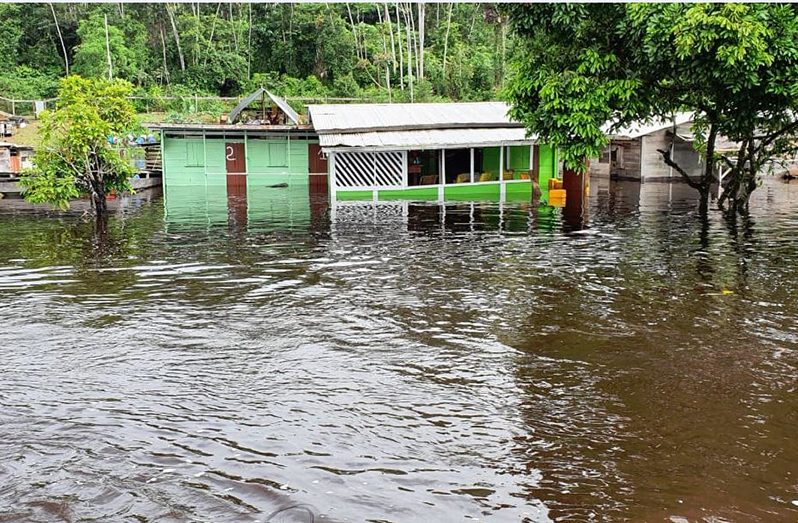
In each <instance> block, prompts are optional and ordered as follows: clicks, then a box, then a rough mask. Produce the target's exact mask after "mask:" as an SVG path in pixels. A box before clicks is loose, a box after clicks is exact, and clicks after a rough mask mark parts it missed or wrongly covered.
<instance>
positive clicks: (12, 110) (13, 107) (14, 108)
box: [11, 99, 17, 116]
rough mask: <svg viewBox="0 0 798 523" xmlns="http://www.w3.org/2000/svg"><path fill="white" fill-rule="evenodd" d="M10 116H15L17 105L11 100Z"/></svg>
mask: <svg viewBox="0 0 798 523" xmlns="http://www.w3.org/2000/svg"><path fill="white" fill-rule="evenodd" d="M11 114H13V115H14V116H16V115H17V103H16V101H15V100H13V99H12V100H11Z"/></svg>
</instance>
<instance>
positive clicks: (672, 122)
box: [603, 112, 693, 139]
mask: <svg viewBox="0 0 798 523" xmlns="http://www.w3.org/2000/svg"><path fill="white" fill-rule="evenodd" d="M692 121H693V113H691V112H681V113H676V114H674V115H673V117H672V118H664V119H662V118H655V119H652V120H648V121H638V122H634V123H632V124H630V125H628V126H626V127H621V128H619V129H615V130H612V123H611V122H608V123H606V124H605V125H604V127H603V131H604V134H606V135H608V136H609V137H610V138H630V139H635V138H640V137H641V136H647V135H649V134H653V133H656V132H659V131H662V130H665V129H670V128H672V127H674V126H675V127H678V126H680V125H684V124H687V123H690V122H692Z"/></svg>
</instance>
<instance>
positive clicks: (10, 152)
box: [0, 142, 33, 177]
mask: <svg viewBox="0 0 798 523" xmlns="http://www.w3.org/2000/svg"><path fill="white" fill-rule="evenodd" d="M32 166H33V147H29V146H27V145H17V144H13V143H10V142H0V176H5V177H9V176H10V177H14V176H18V175H19V174H20V173H21V172H22V171H23V170H24V169H27V168H29V167H32Z"/></svg>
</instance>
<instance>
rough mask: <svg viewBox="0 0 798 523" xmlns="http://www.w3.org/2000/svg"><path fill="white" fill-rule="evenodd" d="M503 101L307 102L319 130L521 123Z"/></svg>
mask: <svg viewBox="0 0 798 523" xmlns="http://www.w3.org/2000/svg"><path fill="white" fill-rule="evenodd" d="M508 109H509V106H508V105H507V104H505V103H504V102H474V103H414V104H406V103H397V104H324V105H309V106H308V112H309V113H310V118H311V120H312V122H313V127H314V128H315V129H316V131H317V132H318V133H319V134H325V133H333V132H341V133H346V132H359V131H360V132H365V131H372V130H379V129H383V130H386V131H387V130H394V131H397V130H404V129H407V130H419V129H451V128H464V127H521V124H519V123H517V122H514V121H512V120H510V118H509V117H508V116H507V110H508Z"/></svg>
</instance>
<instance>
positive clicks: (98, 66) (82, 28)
mask: <svg viewBox="0 0 798 523" xmlns="http://www.w3.org/2000/svg"><path fill="white" fill-rule="evenodd" d="M112 21H113V18H110V17H109V21H108V46H106V27H105V17H104V15H103V14H102V13H99V12H96V13H94V14H92V15H91V16H90V17H88V18H86V19H84V20H82V21H81V22H80V25H79V26H78V31H77V33H78V37H79V38H80V45H78V46H77V47H76V48H75V58H74V64H73V70H74V72H75V73H77V74H80V75H82V76H84V77H87V78H108V53H107V47H110V50H111V65H112V72H113V76H114V77H118V78H125V79H127V80H130V81H142V80H144V79H145V78H146V75H145V74H144V73H143V71H142V66H143V65H144V64H143V63H142V62H143V60H142V56H141V54H142V52H143V50H144V38H143V34H144V32H145V30H144V26H142V25H141V24H138V23H129V24H128V26H129V27H130V33H129V34H126V33H125V32H124V31H123V30H122V29H120V28H118V27H117V26H115V25H113V24H112Z"/></svg>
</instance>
